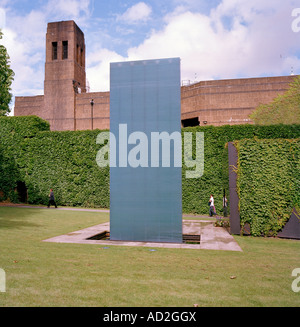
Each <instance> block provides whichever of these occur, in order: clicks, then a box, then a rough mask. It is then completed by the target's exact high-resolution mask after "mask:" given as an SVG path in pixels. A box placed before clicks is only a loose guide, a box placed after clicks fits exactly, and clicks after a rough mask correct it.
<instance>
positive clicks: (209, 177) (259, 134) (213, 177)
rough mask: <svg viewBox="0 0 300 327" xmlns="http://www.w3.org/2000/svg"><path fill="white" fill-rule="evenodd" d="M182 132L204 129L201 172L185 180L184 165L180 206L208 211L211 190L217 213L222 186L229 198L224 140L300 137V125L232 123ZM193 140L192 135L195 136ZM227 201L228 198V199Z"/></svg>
mask: <svg viewBox="0 0 300 327" xmlns="http://www.w3.org/2000/svg"><path fill="white" fill-rule="evenodd" d="M182 131H183V132H193V133H196V132H204V174H203V176H202V177H201V178H197V179H186V178H185V177H184V176H185V169H186V167H185V166H184V165H183V169H182V171H183V178H182V206H183V211H184V212H190V213H198V214H207V213H208V205H207V202H208V199H209V196H210V194H211V193H212V194H213V195H214V198H215V205H216V210H217V213H220V212H221V211H222V199H223V189H225V192H226V196H227V199H229V185H228V179H229V177H228V151H227V143H228V142H233V141H235V140H241V139H251V138H254V137H255V138H257V139H274V138H276V139H277V138H284V139H285V138H286V139H293V138H299V137H300V125H272V126H258V125H235V126H229V125H226V126H220V127H213V126H207V127H206V126H205V127H190V128H183V129H182ZM194 139H195V137H194ZM229 200H230V199H229Z"/></svg>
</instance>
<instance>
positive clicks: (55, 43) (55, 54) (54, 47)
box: [52, 42, 57, 60]
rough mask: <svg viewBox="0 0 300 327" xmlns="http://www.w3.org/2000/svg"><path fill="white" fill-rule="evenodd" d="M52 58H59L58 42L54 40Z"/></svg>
mask: <svg viewBox="0 0 300 327" xmlns="http://www.w3.org/2000/svg"><path fill="white" fill-rule="evenodd" d="M52 60H57V42H52Z"/></svg>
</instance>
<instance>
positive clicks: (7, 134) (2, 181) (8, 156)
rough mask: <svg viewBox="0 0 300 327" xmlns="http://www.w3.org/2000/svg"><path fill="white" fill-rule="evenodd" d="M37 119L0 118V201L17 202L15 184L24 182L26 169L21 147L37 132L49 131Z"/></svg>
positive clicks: (46, 126)
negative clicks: (24, 169)
mask: <svg viewBox="0 0 300 327" xmlns="http://www.w3.org/2000/svg"><path fill="white" fill-rule="evenodd" d="M49 129H50V128H49V123H48V122H46V121H44V120H42V119H41V118H39V117H35V116H31V117H29V116H27V117H0V191H1V192H0V200H1V199H2V200H6V199H9V200H10V201H13V202H17V201H18V196H17V194H16V192H15V188H16V187H17V182H18V181H21V182H23V181H24V178H25V174H24V171H22V169H23V168H24V167H26V165H27V162H25V161H24V155H23V146H24V144H25V143H26V142H28V140H29V139H30V138H33V137H34V136H35V135H36V134H37V132H39V131H44V130H49Z"/></svg>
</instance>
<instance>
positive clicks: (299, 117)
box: [250, 76, 300, 125]
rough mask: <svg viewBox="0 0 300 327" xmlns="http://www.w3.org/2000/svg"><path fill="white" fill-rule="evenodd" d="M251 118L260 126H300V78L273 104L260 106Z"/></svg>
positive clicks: (296, 78)
mask: <svg viewBox="0 0 300 327" xmlns="http://www.w3.org/2000/svg"><path fill="white" fill-rule="evenodd" d="M250 118H251V119H252V120H253V121H254V123H255V124H258V125H273V124H289V125H290V124H300V76H297V77H295V79H294V81H293V82H292V83H291V84H290V87H289V89H288V90H287V91H286V92H285V93H284V94H280V95H278V96H277V97H276V98H275V99H274V100H273V101H272V102H271V103H268V104H261V105H259V106H258V107H257V108H256V109H255V110H254V111H253V113H252V114H251V115H250Z"/></svg>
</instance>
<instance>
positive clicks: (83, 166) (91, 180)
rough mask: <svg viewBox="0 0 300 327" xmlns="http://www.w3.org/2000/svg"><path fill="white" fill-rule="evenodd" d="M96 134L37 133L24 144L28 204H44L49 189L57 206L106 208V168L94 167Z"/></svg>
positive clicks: (107, 191)
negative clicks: (51, 189)
mask: <svg viewBox="0 0 300 327" xmlns="http://www.w3.org/2000/svg"><path fill="white" fill-rule="evenodd" d="M99 132H100V131H99V130H94V131H76V132H69V131H66V132H41V133H38V134H37V135H36V137H35V138H33V139H31V140H30V142H28V143H27V144H25V145H24V160H25V161H26V168H25V182H26V185H27V187H28V202H30V203H44V204H46V203H47V201H48V194H49V189H50V188H53V190H54V192H55V195H56V201H57V203H58V204H59V205H68V206H85V207H103V208H105V207H106V208H108V207H109V167H106V168H101V169H100V168H99V167H98V166H97V163H96V155H97V152H98V150H99V149H100V145H96V137H97V135H98V134H99Z"/></svg>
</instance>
